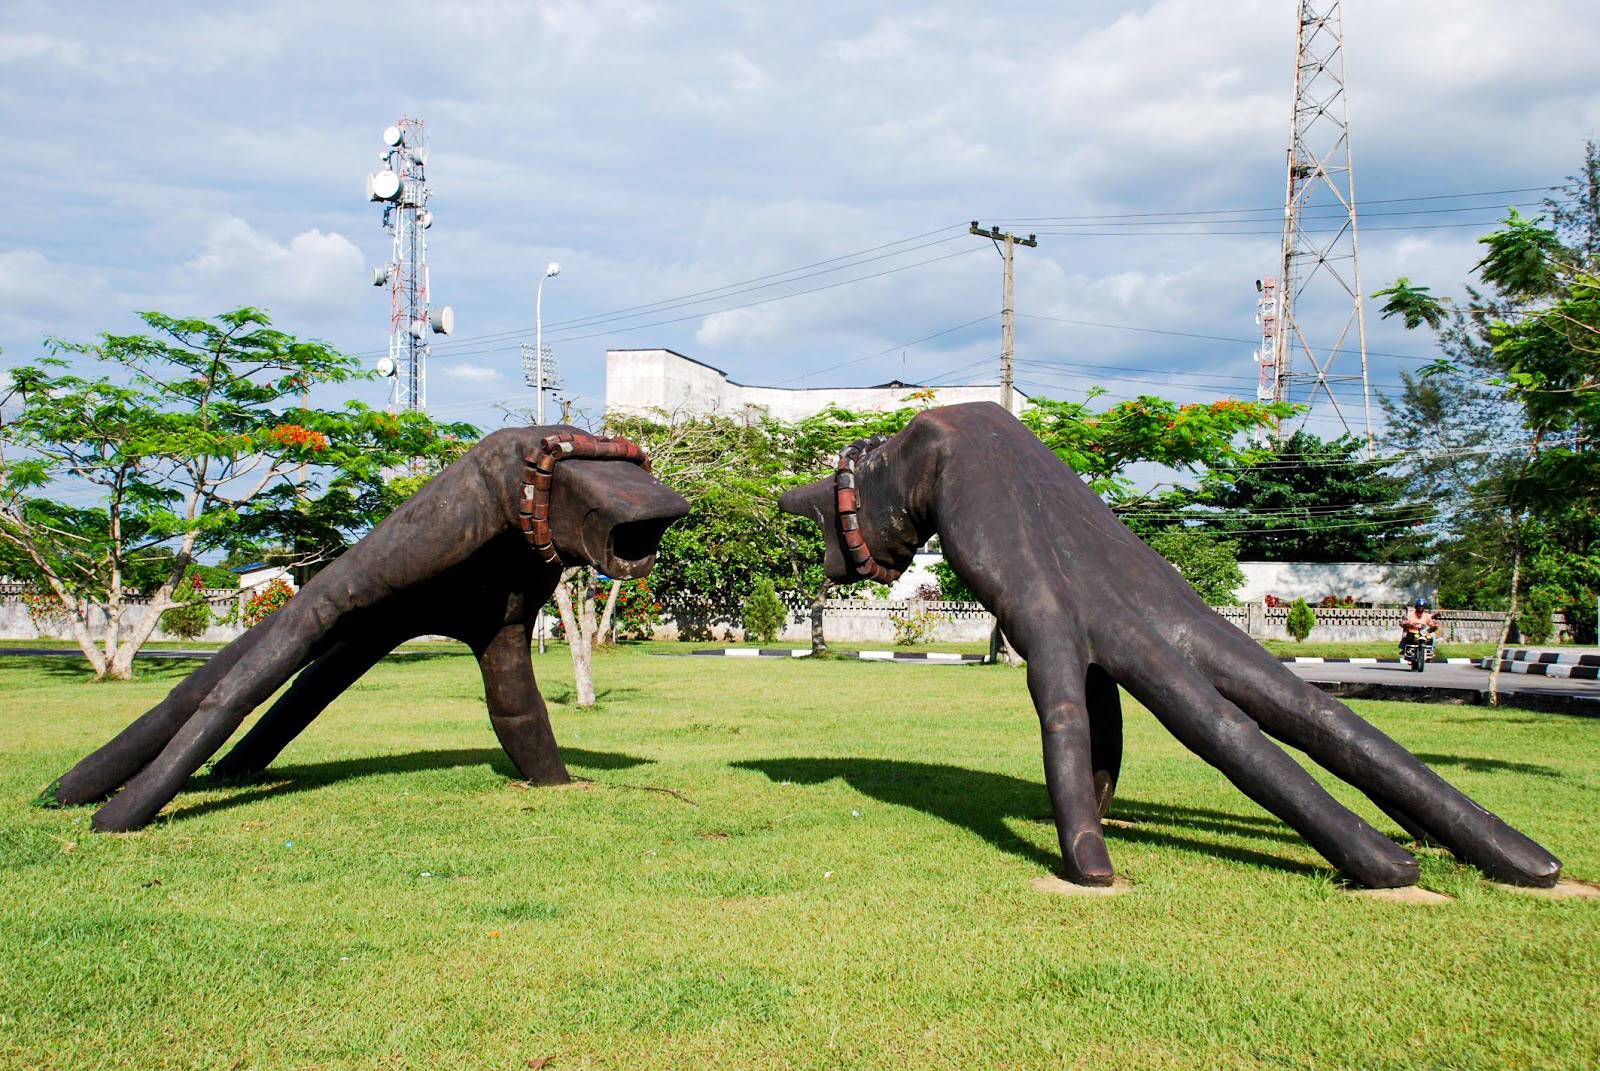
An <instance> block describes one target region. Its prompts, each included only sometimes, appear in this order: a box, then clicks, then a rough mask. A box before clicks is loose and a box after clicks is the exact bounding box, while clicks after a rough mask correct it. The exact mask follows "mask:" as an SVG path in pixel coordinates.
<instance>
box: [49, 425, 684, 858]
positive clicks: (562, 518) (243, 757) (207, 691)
mask: <svg viewBox="0 0 1600 1071" xmlns="http://www.w3.org/2000/svg"><path fill="white" fill-rule="evenodd" d="M558 462H559V464H558ZM688 510H689V505H688V503H687V502H685V501H684V499H683V498H682V497H681V496H679V495H678V494H677V493H676V492H674V491H671V490H669V489H668V488H666V487H664V486H663V485H661V484H660V483H658V482H656V480H655V479H653V478H652V477H651V476H650V475H649V461H648V459H647V458H646V457H645V455H644V453H643V452H642V451H640V450H639V448H638V447H636V446H634V445H633V444H631V443H628V442H625V441H622V440H610V439H597V438H595V437H593V436H591V435H588V434H586V433H584V432H581V431H579V430H578V429H576V428H570V427H554V428H518V429H507V430H503V431H497V432H495V433H493V434H492V435H489V436H488V437H487V438H485V439H484V440H483V441H482V442H481V443H479V444H478V445H477V446H474V447H473V448H472V449H471V450H470V451H468V452H467V453H466V454H465V455H464V456H463V457H462V458H461V459H460V460H459V461H457V462H456V463H455V464H453V465H451V466H450V467H449V468H448V469H446V470H445V471H444V472H442V473H440V474H439V475H438V476H437V477H435V478H434V479H432V480H431V481H429V482H428V483H427V484H425V485H424V486H423V488H422V490H420V491H418V492H417V494H416V495H415V496H413V497H412V498H411V499H410V500H409V501H407V502H406V503H405V504H404V505H403V506H401V507H400V508H399V509H398V510H396V511H395V512H394V513H393V514H392V515H390V516H389V517H388V518H386V519H385V520H384V521H383V522H382V523H381V524H379V525H378V526H377V527H376V528H374V529H373V530H372V531H371V532H370V533H369V534H368V535H367V537H366V538H365V539H363V540H361V542H359V543H357V544H356V545H355V546H354V547H352V548H351V549H350V550H349V551H347V552H346V553H345V554H343V555H342V556H340V557H339V558H338V559H336V560H335V561H334V562H333V563H332V564H331V565H329V566H328V567H327V568H326V569H324V570H323V571H322V572H320V573H318V574H317V575H316V577H314V578H313V579H312V580H311V581H310V582H309V583H307V584H306V585H305V587H304V588H303V589H301V591H300V592H299V593H298V594H296V595H295V597H294V598H293V599H291V600H290V601H289V602H288V604H287V605H285V606H284V607H283V608H282V609H281V610H279V611H278V612H277V613H275V614H273V615H272V616H271V617H269V618H267V619H266V620H265V621H263V622H261V623H260V624H259V625H257V626H255V627H254V628H252V629H251V630H250V631H249V632H247V633H245V634H244V635H243V636H240V637H239V638H238V639H236V640H234V641H233V643H231V644H229V645H228V646H227V647H225V648H224V649H223V650H221V651H219V652H218V653H217V654H216V655H215V656H214V657H213V658H212V659H211V660H210V661H208V662H207V663H206V664H205V665H204V666H202V667H201V668H199V669H197V670H195V671H194V672H193V673H191V674H190V675H189V676H188V677H187V678H185V679H184V680H183V681H182V682H181V683H180V684H179V685H178V686H177V687H176V688H174V689H173V690H172V692H171V693H170V694H169V695H168V696H167V698H166V699H165V700H163V701H162V702H161V703H160V704H159V705H158V706H156V707H155V708H154V709H152V710H150V711H149V712H148V713H146V714H144V715H143V716H141V717H140V718H138V719H137V720H136V721H134V722H133V724H132V725H130V726H128V728H126V729H124V730H123V731H122V733H120V734H119V735H118V736H117V737H116V738H114V739H113V740H112V741H111V742H110V743H108V744H106V745H105V746H104V747H102V748H101V749H100V750H98V751H96V752H94V753H93V754H92V755H89V756H88V757H87V758H85V759H84V760H83V761H81V762H79V763H78V764H77V765H76V766H74V767H73V768H72V769H71V770H70V771H69V772H68V773H67V774H66V775H65V776H63V777H62V778H61V780H60V781H59V782H57V783H56V784H54V785H52V786H51V787H50V788H49V789H47V790H46V792H45V796H46V797H47V798H49V799H52V800H54V801H55V802H57V803H62V804H74V803H91V802H94V801H96V800H100V799H104V798H105V797H106V796H108V795H110V794H111V793H112V792H115V791H116V790H117V789H118V788H119V787H120V786H122V785H124V784H126V786H127V787H126V788H123V789H122V791H121V792H120V793H118V794H117V795H116V796H115V797H113V798H112V799H111V801H110V802H109V803H107V804H106V805H105V806H103V807H101V808H100V810H99V811H97V812H96V813H95V816H94V819H93V821H92V823H91V825H92V828H94V829H96V830H101V831H126V830H131V829H138V828H140V827H142V826H144V825H145V824H146V823H148V822H149V821H150V820H151V819H152V818H153V817H155V815H156V812H158V811H159V810H161V808H162V807H164V806H165V805H166V804H167V802H168V801H169V800H171V799H172V797H173V796H174V795H176V794H177V791H178V789H179V788H180V787H181V786H182V784H183V782H184V781H185V780H186V779H187V778H188V777H189V775H190V774H192V773H194V772H195V770H197V769H199V767H200V765H201V763H203V762H205V760H206V759H207V758H209V757H210V756H211V754H212V753H213V752H215V751H216V750H217V749H218V748H220V747H221V746H222V745H223V744H224V743H225V742H226V741H227V739H228V737H229V736H230V735H232V733H233V731H234V730H235V729H237V728H238V727H239V724H240V723H241V722H242V721H243V720H244V718H245V716H246V715H248V714H249V713H250V711H251V710H253V709H255V707H256V706H258V705H259V704H260V703H262V702H263V701H265V700H266V699H267V698H268V697H269V696H271V695H272V693H273V692H275V691H277V689H278V688H279V687H281V686H282V685H283V684H284V682H285V681H287V680H288V679H289V678H290V677H292V676H294V675H295V674H296V673H297V672H298V673H299V674H300V675H299V677H298V678H296V679H295V682H294V684H293V686H291V687H290V688H289V690H288V691H287V692H285V693H284V695H283V696H282V697H281V698H280V699H279V700H278V701H277V702H276V703H274V704H273V705H272V707H271V708H270V709H269V710H268V711H267V712H266V713H265V714H264V715H262V717H261V719H260V720H259V721H258V722H257V723H256V724H255V725H254V726H253V727H252V728H251V730H250V731H249V732H248V733H247V734H246V735H245V736H244V738H243V739H242V740H240V741H239V743H238V745H237V746H236V747H235V748H234V749H233V750H232V751H231V752H230V753H229V754H228V756H227V757H226V758H224V759H222V760H221V761H220V762H218V763H217V764H216V765H215V767H213V771H212V772H213V773H215V774H216V775H218V776H220V777H224V778H229V777H239V776H243V775H247V774H251V773H255V772H257V771H260V770H262V769H265V768H266V766H267V764H268V763H270V762H271V761H272V760H273V759H274V758H276V757H277V755H278V753H279V752H280V751H282V750H283V748H284V746H285V745H287V744H288V743H289V741H290V740H293V739H294V738H295V737H296V736H297V735H299V733H300V732H301V730H303V729H305V727H306V726H307V725H309V724H310V723H311V720H312V719H313V718H315V717H316V716H317V715H318V714H320V713H321V712H322V710H323V709H324V708H325V707H326V706H327V705H328V704H329V703H331V702H332V701H333V700H334V699H335V698H337V697H338V696H339V694H340V693H342V692H343V691H344V690H345V689H346V688H348V687H350V685H351V684H353V683H354V682H355V681H356V680H357V679H358V678H360V676H361V675H362V674H363V673H365V672H366V671H367V670H369V669H371V668H372V666H373V665H374V664H376V663H377V661H378V660H379V659H380V658H382V657H383V656H384V655H385V654H387V653H388V652H389V651H391V650H393V649H394V647H395V646H396V645H398V644H400V643H402V642H403V641H405V640H408V639H411V638H413V637H415V636H420V635H444V636H451V637H454V638H456V639H459V640H461V641H462V642H463V643H465V644H466V645H467V646H468V647H470V648H471V649H472V652H473V654H475V655H476V656H477V658H478V663H479V667H480V669H481V670H482V672H483V683H484V691H485V696H486V698H487V700H488V706H489V721H490V723H491V724H492V725H493V726H494V730H495V733H496V735H498V736H499V738H500V743H501V745H502V746H503V747H504V748H505V749H506V753H507V754H508V755H510V756H511V761H512V762H513V763H515V764H516V767H517V769H518V770H519V771H520V772H521V773H522V776H523V777H525V778H527V779H528V780H529V781H531V782H534V783H536V784H541V785H548V784H560V783H563V782H565V781H566V780H567V779H568V776H567V768H566V765H565V764H564V763H563V762H562V761H561V753H560V752H559V751H558V750H557V748H556V742H555V735H554V734H553V733H552V731H551V729H550V719H549V715H548V713H547V712H546V709H545V705H544V699H543V698H542V697H541V696H540V695H539V689H538V686H537V685H536V684H535V682H534V679H533V664H532V660H531V658H530V656H529V643H530V637H531V635H532V627H533V622H534V618H535V614H536V613H537V611H538V609H539V607H541V606H543V605H544V604H545V601H546V600H547V599H549V597H550V593H551V592H552V591H554V590H555V586H556V583H557V582H558V581H559V579H560V576H561V570H562V567H563V565H564V564H571V565H584V564H592V565H595V566H598V567H599V568H600V569H601V570H602V571H603V572H605V573H606V574H607V575H609V576H613V577H617V578H619V579H627V578H632V577H640V576H644V575H645V574H646V573H648V572H649V571H650V568H651V566H652V565H654V564H655V556H656V548H657V546H658V545H659V542H660V539H661V533H662V532H664V531H666V528H667V526H668V525H670V524H671V523H672V522H673V521H675V520H677V519H678V518H679V517H682V516H683V515H684V514H686V513H687V512H688Z"/></svg>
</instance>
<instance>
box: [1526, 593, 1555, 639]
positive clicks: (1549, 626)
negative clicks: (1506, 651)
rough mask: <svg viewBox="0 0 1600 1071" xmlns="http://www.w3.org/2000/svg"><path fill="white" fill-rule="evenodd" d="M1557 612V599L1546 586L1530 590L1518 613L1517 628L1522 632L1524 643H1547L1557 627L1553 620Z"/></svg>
mask: <svg viewBox="0 0 1600 1071" xmlns="http://www.w3.org/2000/svg"><path fill="white" fill-rule="evenodd" d="M1555 612H1556V599H1555V596H1554V595H1552V594H1551V593H1550V592H1549V591H1548V590H1546V589H1545V588H1534V589H1533V590H1532V591H1530V592H1528V595H1527V598H1526V599H1525V600H1524V601H1523V603H1522V608H1521V612H1520V613H1518V614H1517V628H1518V629H1519V630H1521V632H1522V641H1523V642H1524V643H1547V642H1549V640H1550V633H1551V632H1552V631H1553V630H1554V629H1555V623H1554V621H1552V620H1551V618H1552V616H1553V615H1554V614H1555Z"/></svg>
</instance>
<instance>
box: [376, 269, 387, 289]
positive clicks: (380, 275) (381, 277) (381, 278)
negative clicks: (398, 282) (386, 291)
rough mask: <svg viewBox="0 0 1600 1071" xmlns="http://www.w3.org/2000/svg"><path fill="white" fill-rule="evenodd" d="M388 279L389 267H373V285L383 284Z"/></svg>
mask: <svg viewBox="0 0 1600 1071" xmlns="http://www.w3.org/2000/svg"><path fill="white" fill-rule="evenodd" d="M388 281H389V269H388V268H373V269H372V285H373V286H382V285H383V284H384V283H386V282H388Z"/></svg>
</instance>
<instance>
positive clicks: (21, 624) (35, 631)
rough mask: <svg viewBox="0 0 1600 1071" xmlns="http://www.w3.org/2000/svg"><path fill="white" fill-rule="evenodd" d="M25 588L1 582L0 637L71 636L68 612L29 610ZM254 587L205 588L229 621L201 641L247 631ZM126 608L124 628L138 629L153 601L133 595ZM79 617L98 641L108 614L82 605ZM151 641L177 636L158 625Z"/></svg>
mask: <svg viewBox="0 0 1600 1071" xmlns="http://www.w3.org/2000/svg"><path fill="white" fill-rule="evenodd" d="M25 590H26V589H24V588H23V587H22V585H20V584H0V639H5V640H37V639H58V640H65V639H71V638H72V623H71V621H70V619H69V618H68V617H67V614H66V611H65V610H64V609H61V608H60V606H59V604H55V605H54V606H52V607H50V608H49V611H48V612H41V611H40V610H38V609H35V610H33V611H32V612H30V611H29V608H28V604H27V603H26V602H24V601H23V598H22V596H23V593H24V591H25ZM253 590H254V589H245V590H240V589H237V588H206V589H205V599H206V604H207V605H209V606H210V607H211V611H212V614H213V616H215V617H217V618H220V619H227V620H228V621H229V622H230V623H228V624H224V623H223V622H222V621H221V620H219V621H218V622H217V623H216V624H213V625H212V626H211V627H210V628H208V629H206V630H205V632H203V633H201V634H200V636H199V637H197V638H198V639H200V640H203V641H208V642H212V643H226V642H228V641H229V640H231V639H233V638H234V637H236V636H238V635H240V634H241V633H243V632H244V626H243V625H241V624H239V623H238V622H239V620H240V617H241V616H242V614H243V612H244V601H245V600H246V599H248V598H249V597H250V595H251V594H252V593H253ZM123 603H124V604H125V606H126V607H127V609H126V610H125V611H124V613H123V617H122V628H123V631H124V632H126V631H128V630H129V629H133V628H137V627H138V626H139V624H140V623H142V622H143V621H144V619H145V618H146V617H147V616H148V615H149V613H150V600H149V599H146V598H142V597H139V596H130V597H128V598H125V599H124V600H123ZM78 614H79V616H80V617H81V618H82V619H83V620H84V621H85V623H86V624H87V625H88V626H89V635H91V636H93V637H94V638H95V639H96V640H99V639H103V638H104V637H105V633H106V616H105V614H104V613H102V612H101V611H100V610H98V609H95V608H93V607H82V606H80V608H79V610H78ZM150 638H151V640H152V641H155V642H161V641H169V640H175V639H178V637H176V636H171V635H168V634H167V633H166V632H164V631H162V629H161V626H159V625H157V626H156V630H155V632H154V634H152V636H151V637H150Z"/></svg>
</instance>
